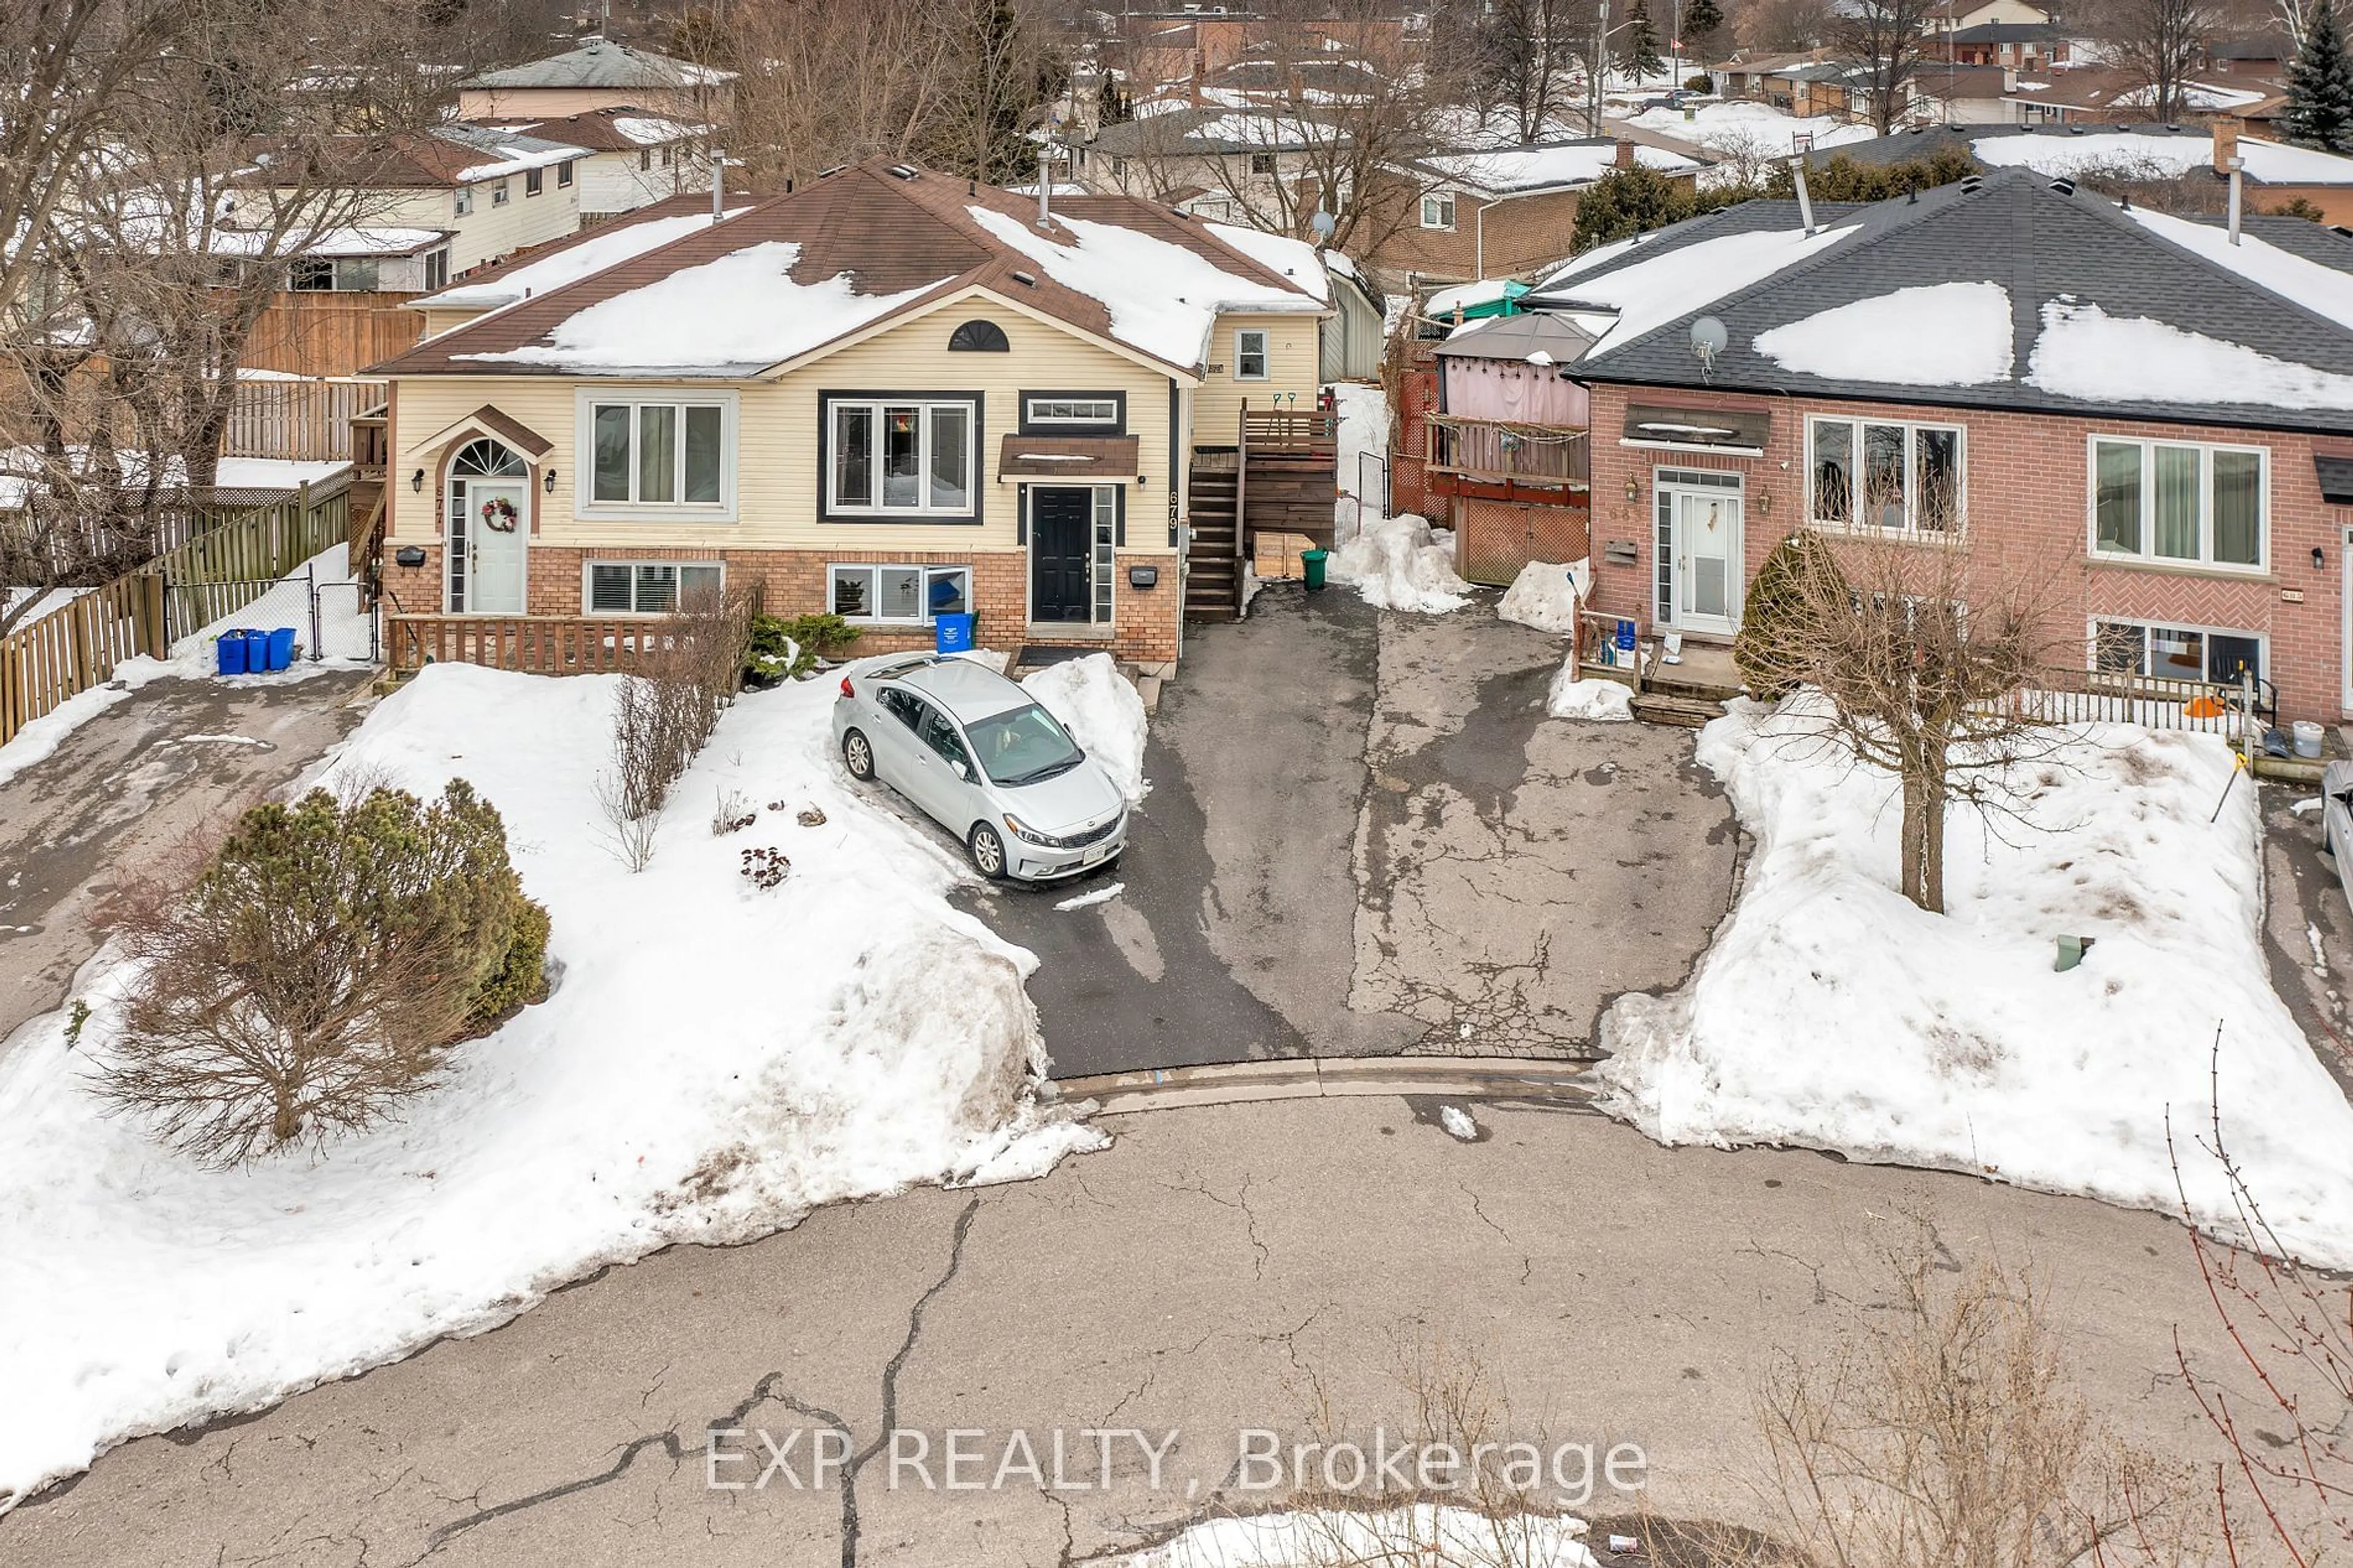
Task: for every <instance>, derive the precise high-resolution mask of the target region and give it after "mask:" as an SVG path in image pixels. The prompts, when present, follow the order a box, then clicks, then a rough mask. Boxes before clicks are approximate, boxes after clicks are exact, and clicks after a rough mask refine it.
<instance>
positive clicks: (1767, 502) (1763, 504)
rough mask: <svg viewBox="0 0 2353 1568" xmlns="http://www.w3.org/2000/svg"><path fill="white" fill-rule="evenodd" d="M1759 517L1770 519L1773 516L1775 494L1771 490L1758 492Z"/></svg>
mask: <svg viewBox="0 0 2353 1568" xmlns="http://www.w3.org/2000/svg"><path fill="white" fill-rule="evenodd" d="M1772 515H1773V492H1772V491H1771V490H1758V491H1757V516H1759V517H1770V516H1772Z"/></svg>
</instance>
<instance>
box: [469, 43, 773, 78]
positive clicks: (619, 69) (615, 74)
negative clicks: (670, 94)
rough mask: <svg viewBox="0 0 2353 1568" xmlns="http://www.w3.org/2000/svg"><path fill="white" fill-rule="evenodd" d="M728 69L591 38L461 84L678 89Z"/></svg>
mask: <svg viewBox="0 0 2353 1568" xmlns="http://www.w3.org/2000/svg"><path fill="white" fill-rule="evenodd" d="M732 75H733V73H732V72H729V71H719V70H712V69H710V68H707V67H703V66H698V65H694V64H692V63H691V62H689V61H686V60H679V59H672V58H670V56H668V55H658V54H655V53H654V52H653V51H652V50H651V49H633V48H631V47H629V46H628V45H627V44H617V43H614V42H613V41H612V40H610V39H608V38H591V39H589V40H588V41H587V42H586V43H585V44H583V45H581V46H580V47H578V48H576V49H567V50H565V52H564V53H563V54H560V55H550V56H549V57H548V58H545V59H543V60H533V61H531V62H530V63H529V64H528V65H520V66H510V67H509V68H506V69H505V70H495V71H485V72H483V73H482V74H481V75H480V76H478V77H470V78H468V79H466V80H465V81H463V82H460V83H459V86H460V87H475V88H501V87H503V88H531V87H597V88H660V89H678V88H681V87H686V86H691V85H694V84H696V83H699V82H711V81H723V80H726V79H729V78H730V77H732Z"/></svg>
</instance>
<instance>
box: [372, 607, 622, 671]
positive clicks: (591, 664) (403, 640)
mask: <svg viewBox="0 0 2353 1568" xmlns="http://www.w3.org/2000/svg"><path fill="white" fill-rule="evenodd" d="M665 626H666V623H665V622H662V621H659V620H648V619H646V618H645V617H643V616H406V615H396V616H387V617H386V618H385V630H386V636H387V638H388V647H389V653H390V658H391V660H392V668H393V670H394V672H395V673H396V674H402V675H406V674H411V673H413V672H415V671H417V670H419V669H422V668H425V666H427V665H428V664H479V665H482V666H485V667H487V668H491V669H510V670H515V671H518V672H520V673H522V674H524V675H600V674H607V673H610V672H613V671H617V670H634V669H636V668H638V664H639V662H640V661H641V660H642V659H643V658H644V657H645V656H646V655H647V654H649V653H651V652H653V651H655V650H657V649H659V648H660V647H663V646H665V645H666V642H667V637H666V634H665V630H664V628H665Z"/></svg>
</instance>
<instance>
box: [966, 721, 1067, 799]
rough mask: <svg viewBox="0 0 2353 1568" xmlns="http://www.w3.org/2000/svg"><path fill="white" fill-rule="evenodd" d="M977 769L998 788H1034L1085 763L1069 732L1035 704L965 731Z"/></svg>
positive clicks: (968, 725)
mask: <svg viewBox="0 0 2353 1568" xmlns="http://www.w3.org/2000/svg"><path fill="white" fill-rule="evenodd" d="M964 728H965V734H967V735H969V736H971V737H972V749H973V750H974V751H976V752H979V753H980V765H981V767H982V769H983V770H984V771H986V772H987V774H988V776H989V777H990V778H991V779H992V780H994V781H995V782H997V783H998V784H1036V783H1037V782H1038V781H1039V780H1040V779H1050V778H1052V777H1053V776H1054V775H1055V774H1056V773H1068V772H1070V771H1071V769H1072V768H1075V767H1077V766H1078V765H1079V763H1081V762H1082V761H1084V760H1085V758H1086V753H1085V752H1082V751H1081V750H1079V745H1078V742H1075V741H1073V740H1071V732H1070V731H1068V730H1065V729H1063V728H1062V726H1061V724H1060V722H1058V721H1056V720H1055V718H1054V716H1053V715H1052V714H1051V713H1049V712H1047V711H1046V710H1044V709H1043V708H1040V707H1039V706H1038V705H1037V704H1036V703H1034V702H1033V703H1031V704H1029V706H1028V707H1027V708H1015V709H1012V710H1009V711H1007V712H1003V713H995V714H991V715H990V716H989V717H987V718H986V719H976V720H974V721H972V722H971V723H969V724H966V725H965V727H964Z"/></svg>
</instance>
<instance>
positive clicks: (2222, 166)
mask: <svg viewBox="0 0 2353 1568" xmlns="http://www.w3.org/2000/svg"><path fill="white" fill-rule="evenodd" d="M2238 155H2239V122H2238V121H2235V120H2231V119H2227V118H2226V119H2221V120H2217V121H2214V172H2215V173H2216V174H2229V173H2230V172H2231V164H2232V161H2233V160H2235V159H2236V158H2237V157H2238Z"/></svg>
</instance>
